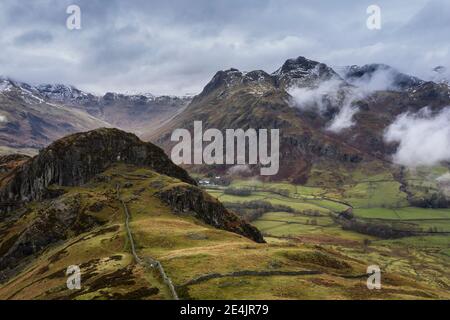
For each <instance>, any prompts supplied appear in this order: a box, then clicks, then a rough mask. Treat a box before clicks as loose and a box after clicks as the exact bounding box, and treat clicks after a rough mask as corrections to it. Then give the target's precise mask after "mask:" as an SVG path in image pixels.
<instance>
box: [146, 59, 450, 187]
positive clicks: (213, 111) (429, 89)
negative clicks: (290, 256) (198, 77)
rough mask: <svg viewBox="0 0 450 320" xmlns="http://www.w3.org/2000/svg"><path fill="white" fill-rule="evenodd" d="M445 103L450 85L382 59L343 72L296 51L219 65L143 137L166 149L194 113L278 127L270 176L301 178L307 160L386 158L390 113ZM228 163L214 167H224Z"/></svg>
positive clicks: (214, 120) (215, 121)
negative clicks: (275, 65)
mask: <svg viewBox="0 0 450 320" xmlns="http://www.w3.org/2000/svg"><path fill="white" fill-rule="evenodd" d="M378 72H382V73H389V74H390V76H389V77H391V78H392V79H393V80H392V81H393V83H394V84H395V86H396V88H394V87H389V88H388V87H386V86H384V87H379V86H376V84H377V83H374V82H373V81H375V80H377V79H378V78H376V77H375V78H376V79H375V78H374V74H375V73H378ZM357 80H358V81H357ZM448 105H450V90H449V88H448V86H446V85H443V84H436V83H433V82H425V81H422V80H420V79H418V78H415V77H412V76H408V75H404V74H401V73H399V72H397V71H395V70H394V69H392V68H390V67H388V66H384V65H369V66H364V67H352V68H349V70H347V73H345V79H343V78H342V77H341V76H339V75H338V73H336V72H335V71H334V70H333V69H332V68H330V67H329V66H327V65H325V64H323V63H319V62H316V61H312V60H309V59H306V58H304V57H298V58H297V59H289V60H287V61H286V62H285V63H284V64H283V66H282V67H281V68H280V69H278V70H277V71H275V72H274V73H273V74H268V73H266V72H264V71H261V70H258V71H252V72H241V71H239V70H236V69H230V70H226V71H219V72H217V73H216V75H215V76H214V77H213V78H212V80H211V81H210V82H209V83H208V84H207V85H206V86H205V88H204V90H203V91H202V93H201V94H199V95H198V96H196V97H195V98H194V99H193V101H192V102H191V104H190V105H189V106H188V107H187V108H186V109H185V110H184V111H183V112H181V113H180V114H179V115H177V116H176V117H174V118H173V119H172V120H171V121H169V122H168V123H166V124H165V125H164V126H163V127H162V128H161V129H160V130H159V131H158V132H157V133H152V134H148V135H144V136H143V138H144V139H145V140H150V141H154V142H155V143H157V144H159V145H161V146H162V147H163V148H164V149H165V150H166V151H167V152H170V150H171V147H172V146H173V145H174V142H171V141H170V136H171V133H172V132H173V130H174V129H177V128H186V129H189V130H191V132H192V129H193V123H194V121H202V122H203V128H204V130H205V129H206V128H217V129H219V130H222V131H224V130H225V129H238V128H242V129H244V130H245V129H247V128H254V129H260V128H261V129H280V135H281V137H280V145H281V146H280V162H281V165H280V168H281V169H280V171H279V173H278V175H277V176H275V177H271V179H278V180H282V179H288V180H291V181H293V182H300V183H304V182H305V181H307V179H308V176H309V173H310V170H311V168H312V166H313V165H314V166H317V165H320V166H322V167H324V168H326V169H327V170H331V171H333V172H336V168H338V167H339V166H347V167H348V166H350V167H352V166H354V165H355V164H359V165H360V166H363V167H364V163H366V162H376V163H378V166H384V165H389V161H390V158H391V155H392V153H393V152H395V150H396V145H395V144H387V143H385V141H384V139H383V134H384V131H385V129H386V128H387V127H388V126H389V125H390V124H391V123H392V122H393V121H394V120H395V119H396V117H397V116H398V115H400V114H402V113H405V112H408V111H411V112H415V111H418V110H420V109H421V108H423V107H425V106H429V107H430V108H431V109H432V110H433V111H435V112H437V111H439V110H441V109H442V108H443V107H445V106H448ZM228 168H229V166H228V167H227V166H215V167H214V168H213V169H214V170H216V171H217V172H221V173H225V172H226V171H227V170H228ZM196 169H198V170H203V169H204V168H202V167H201V166H200V167H196ZM204 170H207V169H204ZM208 170H211V167H209V168H208ZM251 170H252V172H253V174H256V173H257V172H258V171H259V170H258V168H257V167H252V168H251Z"/></svg>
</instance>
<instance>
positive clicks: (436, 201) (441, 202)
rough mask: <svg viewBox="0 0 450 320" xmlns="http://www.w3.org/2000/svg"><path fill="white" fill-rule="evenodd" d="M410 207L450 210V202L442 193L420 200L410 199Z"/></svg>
mask: <svg viewBox="0 0 450 320" xmlns="http://www.w3.org/2000/svg"><path fill="white" fill-rule="evenodd" d="M411 205H413V206H415V207H420V208H432V209H438V208H450V201H449V200H448V199H447V197H446V196H445V194H443V193H442V192H437V193H433V194H431V195H429V196H426V197H424V198H420V199H412V200H411Z"/></svg>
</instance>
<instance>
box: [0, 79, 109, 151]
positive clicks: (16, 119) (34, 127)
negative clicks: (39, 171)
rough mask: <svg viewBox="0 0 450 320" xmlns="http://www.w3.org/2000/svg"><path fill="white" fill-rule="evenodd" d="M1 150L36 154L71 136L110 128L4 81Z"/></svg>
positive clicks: (0, 110) (0, 104) (0, 107)
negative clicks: (99, 128) (24, 151)
mask: <svg viewBox="0 0 450 320" xmlns="http://www.w3.org/2000/svg"><path fill="white" fill-rule="evenodd" d="M1 81H2V90H0V150H1V148H5V147H6V150H5V152H8V151H10V149H17V150H19V151H20V150H21V149H25V150H26V151H28V150H35V152H36V151H37V150H38V149H40V148H43V147H45V146H47V145H48V144H50V143H51V142H53V141H55V140H56V139H59V138H61V137H63V136H65V135H67V134H70V133H74V132H78V131H87V130H91V129H95V128H98V127H105V126H109V124H108V123H106V122H104V121H102V120H99V119H97V118H95V117H93V116H91V115H89V114H87V113H85V112H81V111H79V110H76V109H72V108H68V107H66V106H63V105H57V104H53V103H50V102H48V101H46V100H44V99H43V98H42V97H41V96H40V95H39V93H36V92H35V91H34V90H33V88H32V87H29V86H27V85H25V84H19V83H16V82H13V81H11V80H5V79H3V80H1Z"/></svg>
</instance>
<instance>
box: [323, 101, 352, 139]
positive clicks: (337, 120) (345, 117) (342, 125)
mask: <svg viewBox="0 0 450 320" xmlns="http://www.w3.org/2000/svg"><path fill="white" fill-rule="evenodd" d="M358 111H359V108H358V107H355V106H353V105H352V104H351V103H346V104H344V106H343V107H342V108H341V109H340V110H339V112H338V113H337V114H336V115H335V116H334V118H333V120H332V121H331V122H330V124H329V125H328V127H327V130H329V131H333V132H336V133H338V132H340V131H342V130H344V129H346V128H350V127H351V126H353V125H354V124H355V122H354V121H353V116H354V115H355V114H356V113H357V112H358Z"/></svg>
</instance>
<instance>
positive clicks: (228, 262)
mask: <svg viewBox="0 0 450 320" xmlns="http://www.w3.org/2000/svg"><path fill="white" fill-rule="evenodd" d="M178 183H179V181H178V180H176V179H172V178H168V177H166V176H161V175H158V174H156V173H155V172H153V171H151V170H148V169H142V168H137V167H130V166H125V165H117V166H114V167H112V168H110V169H109V170H108V171H107V172H105V173H104V174H102V175H100V177H99V178H98V179H94V180H93V181H92V182H90V183H88V184H87V185H84V186H82V187H76V188H75V187H74V188H65V189H66V190H65V191H66V193H65V195H64V196H63V197H64V199H66V200H65V201H68V200H67V199H78V200H77V201H79V202H80V204H81V207H82V208H83V210H84V213H85V214H86V215H89V216H92V217H95V218H96V219H101V220H102V221H103V224H102V225H101V226H99V227H97V228H95V229H94V230H92V231H89V232H86V233H82V234H80V235H79V236H76V237H73V238H71V239H70V240H68V241H65V242H61V243H59V244H56V245H54V246H52V247H51V248H49V249H47V250H46V251H45V252H44V253H42V254H40V255H39V256H37V257H34V258H32V259H29V261H27V263H26V265H25V266H24V267H23V268H22V269H20V270H15V271H13V276H12V277H11V278H10V279H9V281H7V282H6V283H4V284H2V285H1V286H0V299H172V298H173V295H172V293H171V292H170V288H169V286H168V285H167V281H164V279H163V278H162V277H161V274H160V272H159V271H158V269H157V268H153V267H151V264H152V262H154V261H155V260H157V261H159V262H160V263H161V265H162V266H163V268H164V270H165V272H166V274H167V276H168V277H169V278H170V280H171V282H172V283H173V285H174V288H175V290H176V293H177V295H178V296H179V298H180V299H450V293H449V292H450V291H449V286H450V279H449V274H448V270H449V267H450V261H449V254H450V252H449V237H448V236H438V235H437V236H427V237H412V238H402V239H398V240H381V239H378V238H376V237H370V236H365V235H361V234H359V233H356V232H352V231H346V230H343V229H342V228H340V226H338V225H336V224H335V223H334V221H333V219H331V217H330V215H329V214H330V213H332V212H333V210H338V209H339V210H340V209H341V208H342V207H345V204H343V203H340V202H335V201H333V199H331V198H330V199H331V200H329V199H325V197H323V196H322V198H321V199H319V198H314V199H313V198H311V199H309V198H308V199H307V200H306V199H303V198H301V197H300V198H299V199H293V197H291V194H285V195H279V194H278V195H277V194H274V193H273V192H271V191H270V190H269V191H267V190H258V191H257V192H255V193H254V194H252V195H251V196H249V197H251V198H252V199H253V198H254V199H265V200H270V202H272V203H274V204H283V205H286V206H289V207H291V208H295V210H297V211H295V212H266V213H264V214H263V215H262V216H260V217H259V218H258V219H257V220H255V222H254V224H255V225H256V226H257V227H258V228H260V230H261V231H262V232H263V233H264V234H265V239H266V241H267V243H266V244H257V243H255V242H253V241H251V240H249V239H247V238H245V237H242V236H240V235H237V234H234V233H230V232H227V231H223V230H219V229H216V228H213V227H211V226H209V225H206V224H204V223H202V222H200V221H199V220H198V219H196V218H195V217H194V216H193V214H192V213H189V212H186V213H178V212H174V211H173V210H172V209H171V208H169V207H168V206H167V205H165V204H164V203H162V202H161V201H160V200H159V199H158V198H157V197H155V193H156V192H158V191H159V190H160V189H161V188H163V187H164V186H170V185H172V184H178ZM241 183H243V182H241ZM118 184H119V185H120V186H121V189H120V198H121V200H123V201H124V203H125V204H126V206H127V208H128V210H129V214H130V223H129V227H130V231H131V233H132V237H133V241H134V242H135V250H136V253H137V256H138V257H139V258H140V259H142V260H143V261H144V263H137V261H136V259H135V257H133V255H132V249H131V243H130V240H129V239H130V238H129V236H128V235H127V230H126V225H125V219H126V212H124V209H123V206H122V205H121V202H120V201H119V199H118V198H117V193H116V188H115V186H116V185H118ZM271 187H276V189H280V187H281V186H279V185H277V186H273V185H272V186H271ZM285 187H286V188H296V189H295V192H296V193H297V194H300V195H305V197H310V196H314V195H316V194H322V195H324V191H323V190H315V189H314V188H308V187H299V186H297V187H295V186H289V185H287V184H286V185H285ZM299 188H300V189H299ZM209 191H210V193H211V194H212V195H214V196H217V197H218V198H220V200H222V201H224V202H225V203H227V202H228V203H230V202H231V201H233V202H235V201H238V200H239V201H241V200H243V199H246V198H245V197H238V196H229V195H226V194H224V192H223V190H217V189H210V190H209ZM316 191H317V193H316ZM328 196H329V195H327V198H328ZM247 200H248V199H247ZM40 205H41V204H39V203H35V204H33V206H32V208H33V209H32V210H31V211H30V212H28V213H27V214H26V215H25V216H24V217H22V218H20V219H22V220H23V219H30V218H31V217H32V216H33V215H34V214H37V212H38V210H39V206H40ZM305 209H308V210H310V211H307V212H306V213H307V214H310V215H311V213H314V216H308V215H306V214H305V213H302V211H304V210H305ZM405 210H406V209H405ZM408 210H411V209H408ZM316 211H317V212H318V215H316ZM441 214H442V215H444V216H445V215H446V214H448V213H447V212H443V213H440V214H438V216H437V218H438V219H441V218H442V216H441ZM445 219H446V218H445ZM22 222H23V221H22ZM21 225H23V223H20V224H19V223H16V224H13V225H12V226H11V225H9V226H8V228H7V229H6V226H5V225H4V224H2V225H0V230H8V233H7V234H4V237H2V240H1V241H2V242H1V243H0V248H1V247H2V246H3V245H4V244H5V242H7V241H8V239H10V238H11V237H12V236H13V234H17V233H20V230H19V229H17V228H19V226H21ZM15 226H17V227H15ZM372 264H377V265H379V266H380V267H381V269H382V289H381V290H369V289H368V288H367V286H366V280H367V275H366V270H367V266H369V265H372ZM70 265H78V266H79V267H80V269H81V289H80V290H69V289H67V286H66V280H67V276H66V270H67V267H68V266H70Z"/></svg>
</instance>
